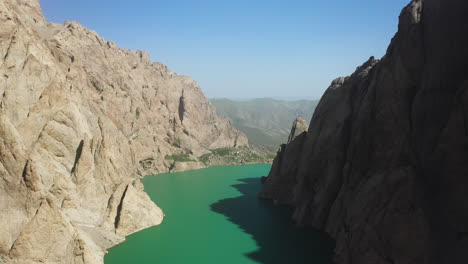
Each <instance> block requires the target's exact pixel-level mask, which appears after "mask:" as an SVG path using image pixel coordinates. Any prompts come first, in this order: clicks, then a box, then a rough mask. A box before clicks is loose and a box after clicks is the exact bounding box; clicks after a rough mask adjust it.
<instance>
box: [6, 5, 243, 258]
mask: <svg viewBox="0 0 468 264" xmlns="http://www.w3.org/2000/svg"><path fill="white" fill-rule="evenodd" d="M246 144H247V139H246V137H245V136H244V135H243V134H242V133H239V132H238V131H237V130H235V129H234V128H232V127H231V125H230V123H229V122H228V121H227V120H225V119H221V118H219V117H218V116H217V114H216V112H215V110H214V108H213V107H212V105H211V104H210V103H209V102H208V101H207V100H206V98H205V97H204V96H203V94H202V91H201V90H200V88H199V87H198V85H197V84H196V83H195V82H194V81H193V80H191V79H190V78H189V77H186V76H181V75H178V74H175V73H173V72H171V71H170V70H169V69H168V68H167V67H166V66H164V65H162V64H159V63H153V62H151V61H150V58H149V55H148V54H147V53H145V52H143V51H130V50H124V49H119V48H117V46H116V44H115V43H112V42H109V41H106V40H104V39H102V38H101V37H99V36H98V35H97V34H96V33H95V32H93V31H91V30H88V29H86V28H84V27H83V26H81V25H80V24H78V23H76V22H66V23H65V24H64V25H59V24H52V23H47V22H46V21H45V19H44V17H43V15H42V12H41V9H40V6H39V2H38V1H37V0H3V1H0V263H2V262H6V263H102V261H103V255H104V252H105V249H106V248H109V247H111V246H113V245H115V244H116V243H119V242H121V241H122V240H123V237H124V236H125V235H128V234H130V233H133V232H136V231H138V230H141V229H143V228H146V227H149V226H152V225H155V224H158V223H160V222H161V221H162V218H163V213H162V211H161V210H160V209H159V208H158V207H157V206H156V205H155V204H153V202H152V201H151V200H150V198H149V197H148V196H147V195H146V194H145V193H144V191H143V186H142V184H141V183H140V181H139V180H138V175H145V174H150V173H158V172H164V171H167V170H168V168H169V166H170V165H171V164H170V162H169V161H167V160H165V159H164V157H165V156H166V155H169V154H172V153H174V152H185V153H190V154H193V155H201V154H203V153H205V152H206V149H211V148H220V147H233V146H244V145H246Z"/></svg>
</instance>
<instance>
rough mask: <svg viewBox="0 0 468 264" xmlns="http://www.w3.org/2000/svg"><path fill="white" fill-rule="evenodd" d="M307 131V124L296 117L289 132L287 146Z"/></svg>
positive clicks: (302, 119)
mask: <svg viewBox="0 0 468 264" xmlns="http://www.w3.org/2000/svg"><path fill="white" fill-rule="evenodd" d="M306 131H307V122H306V121H305V120H304V118H302V117H301V116H299V117H296V119H295V120H294V122H293V125H292V127H291V132H290V133H289V137H288V144H289V143H291V142H292V141H293V140H294V139H295V138H296V137H297V136H299V135H300V134H302V133H304V132H306Z"/></svg>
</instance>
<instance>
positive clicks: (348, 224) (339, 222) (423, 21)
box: [261, 0, 468, 264]
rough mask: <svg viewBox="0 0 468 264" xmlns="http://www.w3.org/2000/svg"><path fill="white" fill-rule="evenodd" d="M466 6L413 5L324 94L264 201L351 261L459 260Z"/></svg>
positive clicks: (463, 242)
mask: <svg viewBox="0 0 468 264" xmlns="http://www.w3.org/2000/svg"><path fill="white" fill-rule="evenodd" d="M467 14H468V2H467V1H464V0H443V1H442V0H414V1H412V2H411V3H410V4H409V5H408V6H407V7H405V8H404V10H403V11H402V13H401V16H400V23H399V28H398V33H397V34H396V35H395V37H394V38H393V40H392V42H391V44H390V46H389V48H388V50H387V53H386V55H385V56H384V57H383V58H382V59H381V60H380V61H378V60H375V59H374V58H371V59H370V60H369V61H367V62H366V63H365V64H364V65H362V66H361V67H359V68H358V69H357V71H356V72H355V73H354V74H353V75H351V76H349V77H346V78H339V79H337V80H335V81H334V82H333V83H332V85H331V86H330V87H329V88H328V89H327V91H326V92H325V94H324V95H323V97H322V99H321V101H320V103H319V106H318V108H317V109H316V111H315V113H314V115H313V117H312V121H311V124H312V125H311V126H310V128H309V130H308V131H307V133H304V134H302V135H301V136H298V137H296V139H295V140H293V141H292V142H291V143H289V144H288V145H287V146H285V147H284V148H282V149H281V151H280V152H279V153H278V156H277V157H276V159H275V162H274V164H273V168H272V170H271V172H270V175H269V176H268V178H267V180H266V182H265V188H264V190H263V192H262V194H261V196H262V197H266V198H270V199H275V200H277V201H278V202H281V203H287V204H290V205H292V206H293V207H294V208H295V212H294V215H293V217H294V219H295V221H296V222H297V223H298V224H299V225H306V226H313V227H316V228H320V229H322V230H326V231H327V232H328V233H329V234H330V235H331V236H332V237H334V238H335V239H336V242H337V246H336V260H337V263H340V264H351V263H373V264H391V263H400V264H403V263H408V264H410V263H429V264H431V263H452V264H455V263H467V261H468V253H467V252H468V236H467V235H466V234H468V203H466V201H467V200H468V192H467V190H468V174H467V172H468V130H467V124H468V108H467V105H468V17H467Z"/></svg>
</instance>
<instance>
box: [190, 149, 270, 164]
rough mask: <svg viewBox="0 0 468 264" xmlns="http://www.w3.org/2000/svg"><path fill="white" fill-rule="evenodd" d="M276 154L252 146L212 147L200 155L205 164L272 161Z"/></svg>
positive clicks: (200, 159) (199, 158)
mask: <svg viewBox="0 0 468 264" xmlns="http://www.w3.org/2000/svg"><path fill="white" fill-rule="evenodd" d="M274 156H275V155H273V154H272V153H265V152H262V151H258V150H255V149H252V148H250V147H237V148H233V147H232V148H218V149H211V150H210V153H207V154H203V155H201V156H200V157H198V161H200V162H203V163H204V164H205V165H221V164H254V163H271V162H272V160H273V158H274Z"/></svg>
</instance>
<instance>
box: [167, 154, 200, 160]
mask: <svg viewBox="0 0 468 264" xmlns="http://www.w3.org/2000/svg"><path fill="white" fill-rule="evenodd" d="M164 159H166V160H173V161H177V162H190V161H195V160H193V159H191V158H190V156H189V154H186V153H176V154H172V155H166V157H164Z"/></svg>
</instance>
